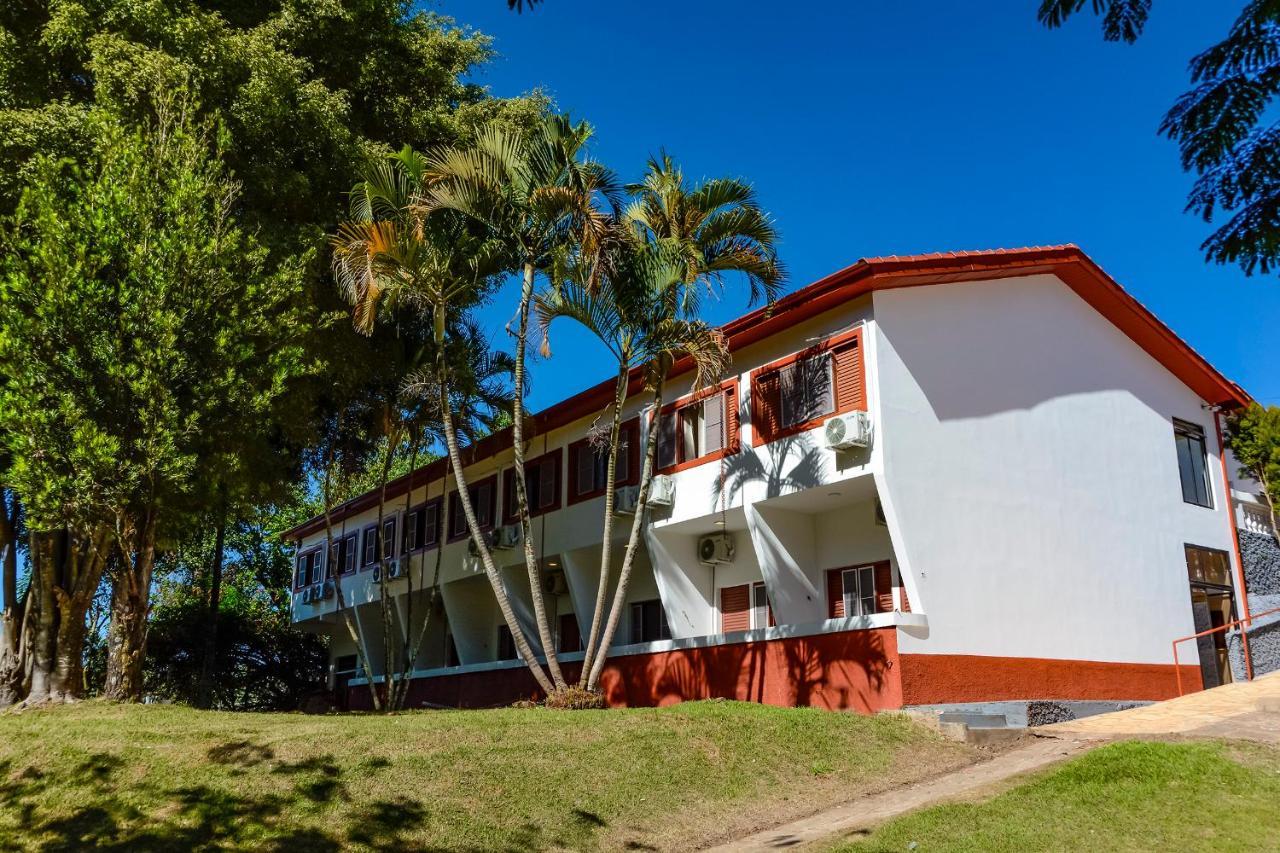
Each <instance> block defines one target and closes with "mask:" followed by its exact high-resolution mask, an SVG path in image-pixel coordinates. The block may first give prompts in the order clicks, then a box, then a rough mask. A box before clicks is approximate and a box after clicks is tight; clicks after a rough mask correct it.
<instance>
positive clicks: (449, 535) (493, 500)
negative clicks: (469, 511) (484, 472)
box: [445, 473, 498, 544]
mask: <svg viewBox="0 0 1280 853" xmlns="http://www.w3.org/2000/svg"><path fill="white" fill-rule="evenodd" d="M486 484H487V485H488V486H489V521H488V523H487V524H481V525H480V532H481V533H488V532H489V531H490V530H493V528H494V524H495V523H496V518H495V517H496V516H497V514H498V475H497V474H496V473H494V474H490V475H489V476H488V477H482V478H481V479H479V480H477V481H476V482H474V483H471V484H469V485H468V486H467V491H469V492H471V493H472V495H471V501H472V504H473V505H475V504H478V503H479V501H477V500H476V494H475V492H476V491H478V490H479V489H480V488H481V487H483V486H485V485H486ZM455 507H456V508H457V511H456V512H455ZM477 514H478V510H477ZM455 518H459V519H462V532H461V533H457V534H455V533H454V532H453V522H454V519H455ZM470 536H471V531H470V530H468V529H467V520H466V515H465V514H464V513H463V512H462V498H460V497H459V496H458V490H457V489H454V490H453V491H452V492H450V493H449V512H448V521H447V526H446V528H445V542H446V543H447V544H452V543H454V542H461V541H462V540H464V539H468V538H470Z"/></svg>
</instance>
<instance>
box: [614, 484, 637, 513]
mask: <svg viewBox="0 0 1280 853" xmlns="http://www.w3.org/2000/svg"><path fill="white" fill-rule="evenodd" d="M638 503H640V487H639V486H619V487H618V488H616V489H614V490H613V511H614V512H617V513H622V514H623V515H635V512H636V504H638Z"/></svg>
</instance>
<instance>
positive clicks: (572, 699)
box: [543, 687, 605, 711]
mask: <svg viewBox="0 0 1280 853" xmlns="http://www.w3.org/2000/svg"><path fill="white" fill-rule="evenodd" d="M543 705H544V706H546V707H547V708H552V709H554V710H557V711H599V710H603V709H604V707H605V704H604V694H603V693H597V692H594V691H591V690H586V689H584V688H581V687H566V688H564V689H563V690H556V691H554V692H553V693H551V694H550V695H549V696H547V701H546V702H544V703H543Z"/></svg>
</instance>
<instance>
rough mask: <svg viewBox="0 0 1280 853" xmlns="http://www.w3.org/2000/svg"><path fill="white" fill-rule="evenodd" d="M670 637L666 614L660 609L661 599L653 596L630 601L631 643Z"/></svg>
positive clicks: (655, 640) (651, 641)
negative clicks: (648, 598) (646, 599)
mask: <svg viewBox="0 0 1280 853" xmlns="http://www.w3.org/2000/svg"><path fill="white" fill-rule="evenodd" d="M670 639H671V629H670V628H668V627H667V614H666V613H665V612H664V611H663V609H662V602H661V601H659V600H658V599H656V598H655V599H652V600H650V601H637V602H634V603H632V605H631V642H632V643H653V642H657V641H658V640H670Z"/></svg>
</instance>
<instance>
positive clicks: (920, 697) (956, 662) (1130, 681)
mask: <svg viewBox="0 0 1280 853" xmlns="http://www.w3.org/2000/svg"><path fill="white" fill-rule="evenodd" d="M901 678H902V700H903V704H906V705H938V704H944V703H951V702H999V701H1003V700H1006V699H1009V700H1013V699H1067V700H1090V699H1097V700H1111V699H1116V700H1131V699H1150V700H1157V699H1172V698H1173V697H1174V696H1177V695H1178V679H1177V673H1176V672H1175V671H1174V667H1173V665H1172V664H1168V665H1160V664H1140V663H1109V662H1104V661H1087V660H1048V659H1044V658H1006V657H987V656H984V655H903V656H902V659H901ZM1182 685H1183V690H1185V691H1186V692H1187V693H1191V692H1193V691H1196V690H1200V689H1201V678H1200V668H1199V667H1197V666H1183V667H1182Z"/></svg>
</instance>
